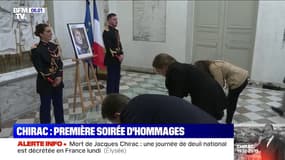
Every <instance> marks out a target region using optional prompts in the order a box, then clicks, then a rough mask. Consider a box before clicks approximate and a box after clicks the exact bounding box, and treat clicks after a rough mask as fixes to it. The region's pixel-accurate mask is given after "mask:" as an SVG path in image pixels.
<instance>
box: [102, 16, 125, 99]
mask: <svg viewBox="0 0 285 160" xmlns="http://www.w3.org/2000/svg"><path fill="white" fill-rule="evenodd" d="M107 21H108V26H107V27H106V28H105V30H104V32H103V41H104V45H105V49H106V54H105V59H104V63H105V65H106V66H107V94H110V93H119V87H120V78H121V62H122V60H123V49H122V45H121V41H120V35H119V31H118V30H117V29H116V28H115V27H116V26H117V23H118V20H117V16H116V14H114V13H110V14H109V15H108V16H107Z"/></svg>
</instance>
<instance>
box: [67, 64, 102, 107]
mask: <svg viewBox="0 0 285 160" xmlns="http://www.w3.org/2000/svg"><path fill="white" fill-rule="evenodd" d="M72 61H75V62H76V70H75V83H74V84H75V87H74V97H73V112H75V104H76V95H77V87H78V88H79V96H80V103H81V107H82V112H85V111H86V108H89V107H94V106H95V101H94V97H93V90H92V87H91V83H90V78H89V76H88V71H87V62H86V61H85V59H73V60H72ZM80 61H81V63H82V65H83V69H84V74H85V79H86V82H87V85H88V91H89V96H90V101H91V104H90V105H89V106H85V105H84V99H83V94H82V87H81V80H80V67H79V64H80ZM89 66H90V68H91V71H92V74H93V78H94V80H95V83H96V85H97V88H98V92H99V96H100V99H101V102H102V101H103V96H102V94H101V90H100V87H99V83H98V79H97V76H96V72H95V69H94V66H93V65H92V64H91V65H89ZM90 77H91V76H90Z"/></svg>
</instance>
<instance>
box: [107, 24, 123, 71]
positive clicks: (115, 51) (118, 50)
mask: <svg viewBox="0 0 285 160" xmlns="http://www.w3.org/2000/svg"><path fill="white" fill-rule="evenodd" d="M103 41H104V45H105V49H106V54H105V59H104V63H105V65H106V66H108V65H110V64H120V63H121V62H120V61H119V60H118V58H117V57H116V55H121V54H123V48H122V44H121V41H120V34H119V31H118V30H117V29H116V28H114V27H111V26H107V27H106V28H105V30H104V32H103Z"/></svg>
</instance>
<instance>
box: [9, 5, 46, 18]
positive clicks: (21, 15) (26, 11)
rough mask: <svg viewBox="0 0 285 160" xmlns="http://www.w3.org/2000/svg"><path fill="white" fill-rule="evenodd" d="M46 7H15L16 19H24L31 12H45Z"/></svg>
mask: <svg viewBox="0 0 285 160" xmlns="http://www.w3.org/2000/svg"><path fill="white" fill-rule="evenodd" d="M45 10H46V9H45V8H40V7H31V8H13V13H14V14H15V16H16V19H19V20H24V19H26V18H27V17H26V14H31V13H45Z"/></svg>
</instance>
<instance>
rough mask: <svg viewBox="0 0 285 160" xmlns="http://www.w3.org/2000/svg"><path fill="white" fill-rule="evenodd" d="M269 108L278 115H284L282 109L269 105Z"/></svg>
mask: <svg viewBox="0 0 285 160" xmlns="http://www.w3.org/2000/svg"><path fill="white" fill-rule="evenodd" d="M271 109H272V110H273V111H274V112H276V113H278V114H279V116H283V115H284V111H282V110H281V109H280V108H276V107H271Z"/></svg>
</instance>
